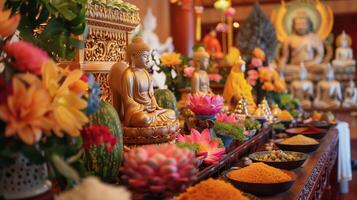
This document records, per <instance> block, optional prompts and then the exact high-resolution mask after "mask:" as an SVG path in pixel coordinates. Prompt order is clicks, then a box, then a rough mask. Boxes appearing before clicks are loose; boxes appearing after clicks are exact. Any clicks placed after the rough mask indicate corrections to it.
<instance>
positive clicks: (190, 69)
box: [183, 67, 195, 78]
mask: <svg viewBox="0 0 357 200" xmlns="http://www.w3.org/2000/svg"><path fill="white" fill-rule="evenodd" d="M194 71H195V68H194V67H186V68H185V69H184V70H183V76H185V77H189V78H190V77H192V75H193V72H194Z"/></svg>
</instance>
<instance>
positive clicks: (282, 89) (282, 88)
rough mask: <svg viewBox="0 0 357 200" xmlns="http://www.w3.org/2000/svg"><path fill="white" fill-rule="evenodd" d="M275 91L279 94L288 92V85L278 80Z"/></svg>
mask: <svg viewBox="0 0 357 200" xmlns="http://www.w3.org/2000/svg"><path fill="white" fill-rule="evenodd" d="M274 90H275V92H278V93H283V92H285V90H286V83H285V81H284V80H283V79H278V80H275V81H274Z"/></svg>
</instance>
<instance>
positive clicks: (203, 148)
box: [177, 129, 225, 164]
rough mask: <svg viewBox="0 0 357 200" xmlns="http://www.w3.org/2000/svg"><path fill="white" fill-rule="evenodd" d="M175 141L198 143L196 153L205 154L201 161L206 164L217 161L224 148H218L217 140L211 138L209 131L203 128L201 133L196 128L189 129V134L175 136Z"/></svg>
mask: <svg viewBox="0 0 357 200" xmlns="http://www.w3.org/2000/svg"><path fill="white" fill-rule="evenodd" d="M177 141H179V142H185V143H190V144H198V145H199V150H198V152H197V155H205V158H204V159H203V162H204V163H206V164H214V163H216V162H218V161H219V160H220V159H221V158H222V157H223V155H224V152H225V149H224V148H219V147H218V146H219V141H218V140H212V138H211V134H210V131H209V130H208V129H205V130H203V131H202V133H200V132H198V131H197V130H196V129H191V134H190V135H181V134H179V135H178V136H177Z"/></svg>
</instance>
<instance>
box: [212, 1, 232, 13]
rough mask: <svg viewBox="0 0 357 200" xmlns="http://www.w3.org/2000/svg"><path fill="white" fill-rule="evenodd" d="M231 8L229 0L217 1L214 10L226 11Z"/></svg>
mask: <svg viewBox="0 0 357 200" xmlns="http://www.w3.org/2000/svg"><path fill="white" fill-rule="evenodd" d="M229 6H231V3H230V2H229V1H228V0H217V1H216V2H215V3H214V8H216V9H217V10H221V11H225V10H226V9H227V8H228V7H229Z"/></svg>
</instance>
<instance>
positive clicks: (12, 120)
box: [0, 74, 53, 145]
mask: <svg viewBox="0 0 357 200" xmlns="http://www.w3.org/2000/svg"><path fill="white" fill-rule="evenodd" d="M12 87H13V93H12V94H11V95H10V96H8V98H7V102H6V103H5V104H3V105H0V119H2V120H3V121H5V122H6V123H7V125H6V130H5V136H6V137H10V136H14V135H17V136H18V137H19V138H20V139H21V140H22V141H23V142H24V143H26V144H29V145H32V144H34V143H35V142H37V141H39V140H40V139H41V137H42V133H43V132H45V131H49V130H50V129H51V126H52V125H53V124H52V122H51V120H50V119H49V118H48V115H49V113H50V112H51V97H50V95H49V93H48V92H47V90H46V89H45V88H44V87H43V86H42V84H41V80H39V79H38V78H37V77H36V76H35V75H33V74H20V75H16V76H15V77H14V78H13V80H12Z"/></svg>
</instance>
